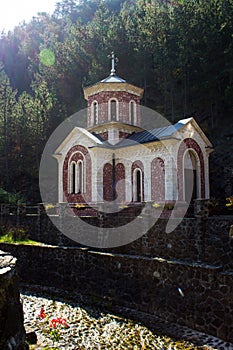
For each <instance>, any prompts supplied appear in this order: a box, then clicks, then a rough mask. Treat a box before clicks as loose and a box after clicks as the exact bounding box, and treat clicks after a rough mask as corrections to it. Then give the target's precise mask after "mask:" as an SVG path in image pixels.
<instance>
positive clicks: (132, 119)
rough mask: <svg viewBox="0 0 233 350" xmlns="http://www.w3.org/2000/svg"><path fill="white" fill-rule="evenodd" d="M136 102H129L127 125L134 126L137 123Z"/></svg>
mask: <svg viewBox="0 0 233 350" xmlns="http://www.w3.org/2000/svg"><path fill="white" fill-rule="evenodd" d="M136 107H137V105H136V102H135V101H134V100H131V101H130V102H129V123H130V124H132V125H135V124H136V123H137V110H136Z"/></svg>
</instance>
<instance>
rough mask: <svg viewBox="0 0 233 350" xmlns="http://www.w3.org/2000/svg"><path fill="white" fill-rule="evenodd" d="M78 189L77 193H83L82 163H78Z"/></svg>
mask: <svg viewBox="0 0 233 350" xmlns="http://www.w3.org/2000/svg"><path fill="white" fill-rule="evenodd" d="M77 178H78V188H77V193H78V194H81V193H82V192H83V163H82V162H79V163H78V176H77Z"/></svg>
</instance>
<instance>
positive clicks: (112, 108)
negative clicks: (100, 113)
mask: <svg viewBox="0 0 233 350" xmlns="http://www.w3.org/2000/svg"><path fill="white" fill-rule="evenodd" d="M110 115H111V120H116V119H117V102H116V100H111V102H110Z"/></svg>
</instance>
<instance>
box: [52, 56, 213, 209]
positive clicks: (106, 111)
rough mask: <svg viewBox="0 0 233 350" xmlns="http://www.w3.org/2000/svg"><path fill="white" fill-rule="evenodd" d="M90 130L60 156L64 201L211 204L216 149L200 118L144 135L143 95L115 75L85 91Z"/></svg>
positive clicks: (80, 131) (65, 145)
mask: <svg viewBox="0 0 233 350" xmlns="http://www.w3.org/2000/svg"><path fill="white" fill-rule="evenodd" d="M84 96H85V99H86V100H87V103H88V108H87V111H88V112H87V113H88V115H87V127H86V128H81V127H78V126H77V127H75V128H74V129H73V130H72V131H71V132H70V134H69V135H68V136H67V137H66V138H65V139H64V140H63V142H62V143H61V144H60V146H59V147H58V148H57V150H56V151H55V154H54V157H55V158H56V159H57V161H58V179H59V180H58V201H59V202H68V203H87V204H92V203H93V204H98V203H103V202H106V203H111V202H114V203H118V204H120V203H140V202H148V201H151V202H154V203H166V202H177V201H178V202H185V203H187V202H188V203H189V202H190V200H191V199H195V198H199V199H200V198H203V199H206V198H209V154H210V153H211V151H212V145H211V143H210V141H209V140H208V138H207V137H206V136H205V134H204V133H203V131H202V130H201V128H200V127H199V126H198V124H197V123H196V121H195V120H194V119H193V118H188V119H182V120H180V121H178V122H177V123H175V124H174V125H166V126H161V127H156V128H152V129H149V130H145V129H143V128H142V127H141V124H142V119H143V113H142V112H141V108H140V100H141V98H142V96H143V89H141V88H139V87H136V86H134V85H132V84H129V83H128V82H126V81H125V80H124V79H122V78H120V77H118V76H117V75H116V72H115V67H114V54H113V55H112V70H111V74H110V75H109V76H108V77H107V78H106V79H103V80H102V81H100V82H98V83H96V84H95V85H92V86H89V87H86V88H84Z"/></svg>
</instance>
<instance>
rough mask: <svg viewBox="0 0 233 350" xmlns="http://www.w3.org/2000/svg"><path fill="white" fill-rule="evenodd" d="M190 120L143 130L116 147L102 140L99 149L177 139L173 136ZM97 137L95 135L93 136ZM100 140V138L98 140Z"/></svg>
mask: <svg viewBox="0 0 233 350" xmlns="http://www.w3.org/2000/svg"><path fill="white" fill-rule="evenodd" d="M191 119H192V118H187V119H181V120H179V121H178V122H177V123H176V124H174V125H168V126H164V127H161V128H155V129H151V130H143V131H140V132H136V133H133V134H131V135H129V136H128V137H126V138H125V139H123V140H121V141H119V142H118V143H117V144H116V145H111V144H110V143H109V142H108V141H104V140H103V139H102V145H101V146H100V145H99V146H100V147H107V148H121V147H128V146H135V145H137V144H144V143H149V142H154V141H160V140H166V139H172V138H177V137H175V136H173V134H174V133H175V132H176V131H177V130H179V129H181V128H182V127H183V126H184V125H185V124H187V123H189V122H190V121H191ZM94 135H95V136H96V137H98V136H97V135H96V134H94ZM99 139H100V140H101V138H99Z"/></svg>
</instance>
